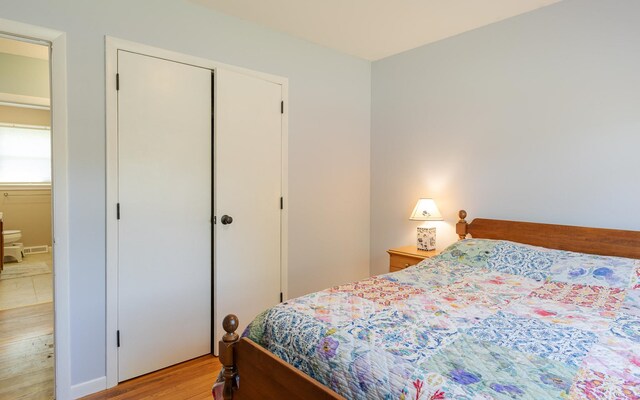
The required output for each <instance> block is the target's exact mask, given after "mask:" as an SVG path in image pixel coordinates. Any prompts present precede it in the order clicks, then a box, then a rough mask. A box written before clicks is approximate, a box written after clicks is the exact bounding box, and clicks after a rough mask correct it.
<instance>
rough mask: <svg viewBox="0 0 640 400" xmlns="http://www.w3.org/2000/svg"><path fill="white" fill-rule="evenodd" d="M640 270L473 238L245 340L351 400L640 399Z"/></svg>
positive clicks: (314, 299) (343, 291)
mask: <svg viewBox="0 0 640 400" xmlns="http://www.w3.org/2000/svg"><path fill="white" fill-rule="evenodd" d="M639 273H640V261H639V260H632V259H625V258H616V257H603V256H593V255H585V254H580V253H571V252H566V251H558V250H549V249H544V248H539V247H533V246H527V245H521V244H517V243H512V242H506V241H493V240H480V239H468V240H463V241H460V242H457V243H455V244H454V245H452V246H451V247H449V248H448V249H447V250H446V251H444V252H443V253H441V254H440V255H438V256H437V257H434V258H431V259H427V260H425V261H423V262H421V263H420V264H418V265H417V266H414V267H410V268H407V269H405V270H403V271H400V272H395V273H390V274H386V275H380V276H374V277H371V278H369V279H365V280H363V281H359V282H355V283H351V284H347V285H341V286H336V287H333V288H330V289H327V290H323V291H321V292H317V293H313V294H310V295H307V296H303V297H300V298H297V299H293V300H290V301H287V302H285V303H282V304H280V305H278V306H276V307H273V308H271V309H269V310H267V311H265V312H264V313H262V314H261V315H260V316H258V317H257V318H256V319H255V320H254V321H253V322H252V324H251V325H250V326H249V328H247V331H246V332H245V336H248V337H249V338H250V339H252V340H254V341H255V342H257V343H259V344H260V345H262V346H264V347H265V348H267V349H268V350H269V351H271V352H273V353H274V354H276V355H277V356H278V357H280V358H282V359H283V360H285V361H286V362H288V363H290V364H292V365H294V366H295V367H296V368H298V369H300V370H301V371H303V372H305V373H306V374H308V375H310V376H311V377H313V378H315V379H317V380H318V381H320V382H321V383H323V384H325V385H326V386H328V387H330V388H331V389H333V390H334V391H335V392H337V393H339V394H341V395H343V396H345V397H346V398H349V399H406V400H408V399H413V400H420V399H421V400H434V399H640V281H639V279H638V274H639Z"/></svg>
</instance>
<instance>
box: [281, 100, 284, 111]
mask: <svg viewBox="0 0 640 400" xmlns="http://www.w3.org/2000/svg"><path fill="white" fill-rule="evenodd" d="M280 114H284V100H283V101H281V102H280Z"/></svg>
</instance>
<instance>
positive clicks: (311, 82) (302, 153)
mask: <svg viewBox="0 0 640 400" xmlns="http://www.w3.org/2000/svg"><path fill="white" fill-rule="evenodd" d="M0 9H1V10H2V17H3V18H7V19H13V20H16V21H20V22H26V23H29V24H33V25H40V26H44V27H49V28H53V29H56V30H60V31H64V32H66V33H67V34H68V36H67V38H68V42H67V46H68V79H69V87H68V92H69V157H70V160H69V165H70V172H69V183H70V193H69V196H70V207H69V209H70V214H71V216H70V218H71V221H70V258H71V271H70V274H71V278H70V279H71V294H70V295H71V318H72V323H71V325H72V326H71V331H72V337H71V346H72V348H71V363H72V384H79V383H82V382H87V381H90V380H92V379H94V378H99V377H102V376H104V375H105V207H106V206H105V104H104V96H105V93H104V82H105V76H104V65H105V64H104V52H105V49H104V36H105V35H112V36H115V37H118V38H121V39H126V40H131V41H137V42H140V43H144V44H148V45H152V46H157V47H161V48H165V49H169V50H174V51H178V52H182V53H186V54H190V55H194V56H199V57H205V58H209V59H212V60H216V61H220V62H224V63H228V64H234V65H238V66H242V67H247V68H251V69H254V70H258V71H262V72H267V73H272V74H277V75H281V76H285V77H288V78H289V98H290V104H289V155H288V157H289V199H287V202H288V207H289V220H290V226H289V237H290V240H289V271H290V273H289V284H290V295H291V296H299V295H301V294H303V293H307V292H310V291H315V290H320V289H323V288H325V287H328V286H331V285H334V284H338V283H342V282H346V281H351V280H355V279H360V278H363V277H364V276H366V275H367V274H368V265H369V133H370V98H371V96H370V82H371V75H370V63H369V62H367V61H364V60H360V59H356V58H353V57H349V56H345V55H342V54H339V53H337V52H334V51H331V50H328V49H325V48H322V47H320V46H316V45H313V44H310V43H308V42H305V41H302V40H298V39H294V38H292V37H289V36H287V35H283V34H279V33H275V32H272V31H269V30H266V29H262V28H259V27H257V26H255V25H252V24H250V23H245V22H243V21H240V20H237V19H234V18H230V17H227V16H224V15H221V14H218V13H216V12H213V11H211V10H209V9H207V8H203V7H201V6H200V5H198V4H197V3H196V2H194V1H185V0H161V1H158V0H153V1H152V0H144V1H143V0H139V1H127V0H112V1H101V2H98V1H81V0H75V1H71V0H67V1H56V2H50V1H45V0H35V1H29V2H17V1H11V0H0Z"/></svg>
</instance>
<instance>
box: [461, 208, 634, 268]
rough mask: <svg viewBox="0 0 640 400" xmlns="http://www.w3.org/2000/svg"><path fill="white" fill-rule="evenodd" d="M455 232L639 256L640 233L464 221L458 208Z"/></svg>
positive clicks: (463, 214)
mask: <svg viewBox="0 0 640 400" xmlns="http://www.w3.org/2000/svg"><path fill="white" fill-rule="evenodd" d="M458 215H459V217H460V221H458V223H457V224H456V233H457V234H458V236H459V237H460V239H464V238H466V237H467V235H468V234H470V235H471V237H474V238H482V239H500V240H510V241H512V242H518V243H525V244H530V245H534V246H542V247H547V248H550V249H558V250H569V251H577V252H580V253H589V254H600V255H604V256H617V257H628V258H638V259H640V232H637V231H623V230H617V229H602V228H585V227H580V226H568V225H551V224H538V223H533V222H517V221H503V220H498V219H485V218H476V219H474V220H473V221H471V223H467V221H466V220H465V218H467V212H466V211H465V210H460V212H459V213H458Z"/></svg>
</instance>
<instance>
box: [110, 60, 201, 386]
mask: <svg viewBox="0 0 640 400" xmlns="http://www.w3.org/2000/svg"><path fill="white" fill-rule="evenodd" d="M118 73H119V78H120V90H119V91H118V118H119V122H118V154H119V165H118V168H119V172H118V175H119V187H118V190H119V193H118V196H119V202H120V207H121V219H120V221H119V226H118V230H119V231H118V234H119V243H118V257H119V259H118V264H119V267H118V285H119V286H118V298H119V304H118V328H119V330H120V348H119V352H118V358H119V366H118V369H119V371H118V373H119V381H123V380H126V379H130V378H132V377H135V376H138V375H141V374H145V373H148V372H151V371H154V370H157V369H161V368H164V367H167V366H169V365H173V364H176V363H179V362H182V361H185V360H188V359H191V358H194V357H197V356H200V355H203V354H207V353H209V352H210V342H211V223H210V218H211V178H212V177H211V79H212V77H211V71H210V70H207V69H203V68H198V67H193V66H190V65H185V64H180V63H176V62H171V61H166V60H162V59H158V58H153V57H149V56H144V55H139V54H135V53H129V52H126V51H119V52H118Z"/></svg>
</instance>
